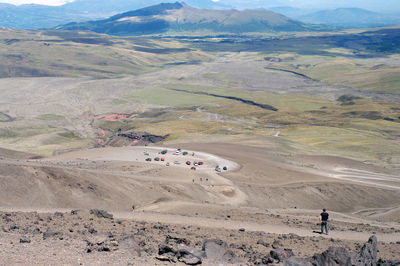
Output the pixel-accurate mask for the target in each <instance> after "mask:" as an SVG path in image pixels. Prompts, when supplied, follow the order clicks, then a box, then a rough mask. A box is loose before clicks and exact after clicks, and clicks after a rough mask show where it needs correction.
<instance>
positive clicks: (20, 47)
mask: <svg viewBox="0 0 400 266" xmlns="http://www.w3.org/2000/svg"><path fill="white" fill-rule="evenodd" d="M0 31H1V32H0V33H1V35H0V56H1V61H0V62H1V69H0V74H1V76H2V79H0V146H1V147H3V148H7V149H12V150H18V151H24V152H30V153H34V154H37V155H42V156H46V157H49V158H47V159H45V160H33V159H28V160H26V159H25V158H26V157H28V158H35V155H32V156H31V155H29V156H28V155H25V154H23V155H20V154H19V153H18V154H16V155H14V156H13V154H12V152H10V151H3V150H1V156H2V157H3V161H2V162H1V167H2V169H4V171H3V174H2V176H3V177H5V178H8V179H9V180H10V182H9V183H7V182H6V184H7V186H6V187H4V191H5V193H3V194H2V197H3V199H8V201H4V202H8V203H9V205H7V206H6V207H10V208H11V209H12V206H14V208H15V209H17V210H19V209H22V210H27V209H30V208H32V209H34V210H41V211H43V209H45V210H46V208H47V210H50V211H52V210H55V209H62V210H65V209H71V208H74V207H75V206H76V208H83V209H88V208H95V207H96V208H103V209H107V210H110V211H114V212H120V213H119V215H120V217H125V218H126V219H128V220H130V219H139V218H140V219H144V220H146V219H147V221H148V220H151V219H154V217H153V216H152V215H157V216H156V217H157V219H160V220H159V222H164V223H171V221H172V220H173V221H174V223H179V222H181V223H182V224H183V225H185V226H187V225H191V226H193V225H195V226H203V225H206V227H213V226H215V224H217V225H218V223H220V224H221V225H222V224H225V222H226V221H225V220H226V219H227V218H226V217H229V219H231V218H232V221H231V222H230V223H229V225H230V226H232V228H236V227H237V226H239V225H241V224H242V223H244V222H249V223H248V224H247V223H246V225H248V226H249V228H250V231H258V230H260V228H262V229H261V230H265V231H268V230H269V229H268V228H263V227H257V226H256V225H257V224H263V221H266V220H267V221H268V222H269V223H273V224H280V225H283V226H284V228H286V229H287V228H289V227H291V228H294V229H291V230H294V231H293V232H295V233H297V234H304V236H305V237H307V241H308V240H309V241H312V240H310V239H312V238H313V235H312V231H311V228H314V227H315V224H314V220H313V219H314V218H312V217H313V216H315V212H316V211H318V210H319V209H320V208H322V207H328V209H329V210H332V214H333V215H332V216H334V219H337V220H334V221H335V225H334V228H336V231H337V235H334V234H332V235H333V237H334V238H337V239H341V240H340V241H343V242H341V243H344V245H350V246H352V245H354V243H353V242H351V243H350V242H346V241H350V238H351V241H359V242H361V240H363V241H364V238H365V237H367V236H369V234H371V233H372V232H376V233H377V234H379V237H382V239H384V241H385V242H388V243H390V242H393V241H394V240H396V239H395V238H396V237H398V231H396V230H399V225H398V223H397V222H396V221H398V218H399V215H400V210H399V208H398V206H399V202H400V198H399V194H398V189H399V177H398V169H399V167H400V153H399V150H400V144H399V136H400V108H399V102H400V98H399V91H398V90H399V88H398V77H399V75H398V74H399V73H398V72H399V71H400V68H399V47H398V45H399V44H400V42H397V41H395V40H397V39H398V38H399V32H400V31H399V29H398V28H390V29H384V30H374V29H370V30H367V31H362V30H357V31H346V32H335V33H322V32H319V33H285V34H265V35H241V36H237V35H230V34H226V35H209V36H204V35H203V36H189V37H188V36H179V35H178V34H176V35H173V36H172V35H171V36H163V37H160V36H146V37H113V36H108V35H102V34H96V33H88V32H73V31H17V30H5V29H1V30H0ZM137 132H145V133H143V134H148V135H149V136H151V137H153V136H157V137H160V139H163V140H162V142H159V143H156V144H155V145H156V146H161V145H162V146H169V147H171V148H172V147H174V148H177V147H181V148H182V149H185V150H188V151H194V152H197V151H202V152H208V153H211V154H216V155H218V156H221V157H223V158H227V159H230V160H232V161H234V162H237V163H238V164H240V166H241V168H240V169H238V170H235V171H231V172H229V171H228V172H225V173H223V174H221V175H219V174H216V173H214V172H213V171H212V170H213V168H210V169H211V172H206V171H205V172H202V171H201V170H199V171H191V170H190V169H184V170H182V171H181V170H180V168H179V167H178V166H176V167H175V166H172V167H169V168H168V167H166V166H164V165H161V164H160V165H157V164H156V163H155V162H152V164H144V157H143V155H142V150H141V149H140V150H134V151H133V150H131V149H129V148H115V149H116V150H111V151H112V152H109V153H107V152H106V151H107V150H106V149H98V153H97V151H96V150H95V151H94V155H93V150H84V149H85V148H93V147H102V146H129V145H131V144H133V143H135V141H133V139H130V138H127V137H124V136H131V135H132V134H133V133H137ZM130 134H131V135H130ZM140 134H142V133H140ZM125 149H126V153H123V151H125ZM71 150H73V152H70V153H66V154H64V153H65V152H66V151H71ZM10 153H11V155H10ZM58 154H60V155H59V156H55V157H52V156H53V155H58ZM125 154H126V156H125ZM138 154H140V156H141V157H139V155H138ZM156 154H157V153H154V156H157V155H156ZM63 156H64V157H63ZM154 156H153V157H154ZM14 157H17V158H20V159H18V160H16V159H14ZM139 159H140V160H141V161H140V162H139V161H136V160H139ZM181 168H182V167H181ZM208 170H209V169H208ZM229 170H231V169H229ZM33 177H34V180H38V182H36V183H35V182H33V181H32V178H33ZM188 177H189V178H188ZM200 178H201V179H200ZM203 178H208V179H209V180H210V181H209V182H215V183H212V185H211V183H210V184H204V183H200V182H203V181H200V180H203ZM21 180H22V181H21ZM43 180H45V181H46V180H47V181H46V182H44V181H43ZM42 181H43V182H42ZM19 182H20V183H21V184H24V185H23V186H21V185H19ZM30 182H33V183H30ZM38 184H39V185H38ZM40 184H42V185H40ZM43 184H44V185H43ZM115 184H121V185H120V186H115ZM214 184H215V186H214ZM33 188H34V189H33ZM43 190H45V191H46V193H43ZM10 191H12V192H13V193H14V191H18V193H17V195H21V196H20V197H18V198H16V197H13V196H12V195H11V194H10V193H9V192H10ZM24 191H25V192H24ZM26 191H31V193H26ZM6 192H7V193H6ZM71 195H77V196H76V197H71ZM32 199H34V200H32ZM221 202H222V203H221ZM11 205H12V206H11ZM132 205H134V207H135V208H134V212H133V214H132V213H131V212H132ZM3 207H4V206H3ZM266 208H267V209H268V210H265V209H266ZM136 210H139V211H140V212H138V213H140V214H141V215H142V216H140V215H138V216H137V217H135V212H136ZM188 210H193V213H192V211H188ZM146 215H147V216H146ZM138 217H139V218H138ZM152 217H153V218H152ZM198 217H202V219H198ZM177 218H178V219H177ZM281 218H282V219H281ZM251 222H254V223H255V224H252V223H251ZM292 222H293V224H291V223H292ZM287 225H289V226H287ZM294 225H296V226H294ZM285 226H286V227H285ZM313 226H314V227H313ZM354 227H356V228H362V230H363V231H362V232H355V233H354V234H351V233H349V232H350V231H354V230H353V228H354ZM388 228H395V229H394V231H395V233H394V234H390V235H389V234H388V233H389V231H391V232H392V231H393V230H392V229H390V230H389V229H388ZM314 229H315V228H314ZM193 230H194V231H196V230H195V229H193ZM274 233H279V232H274ZM310 243H311V242H310ZM313 247H314V246H313ZM318 248H319V247H318V246H315V249H314V248H312V249H309V250H307V254H312V253H313V252H317V251H320V250H319V249H318ZM398 254H400V253H399V250H398V246H393V247H391V248H387V249H385V251H384V252H382V255H381V256H382V257H383V258H386V259H394V258H396V257H398Z"/></svg>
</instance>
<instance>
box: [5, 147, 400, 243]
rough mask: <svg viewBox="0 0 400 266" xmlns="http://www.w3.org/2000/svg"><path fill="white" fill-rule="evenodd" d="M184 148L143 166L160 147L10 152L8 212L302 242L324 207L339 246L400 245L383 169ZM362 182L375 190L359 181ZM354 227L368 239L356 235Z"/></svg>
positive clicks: (395, 197) (399, 198)
mask: <svg viewBox="0 0 400 266" xmlns="http://www.w3.org/2000/svg"><path fill="white" fill-rule="evenodd" d="M175 147H178V146H175ZM179 147H181V148H182V149H183V150H185V151H188V152H189V154H188V155H186V156H183V155H174V151H175V148H172V147H171V148H169V150H168V154H167V155H165V156H163V157H165V161H164V162H154V160H152V162H145V158H147V157H151V158H153V159H154V157H156V156H160V157H161V155H160V154H158V153H159V152H160V151H161V150H162V148H157V147H124V148H102V149H89V150H81V151H76V152H71V153H66V154H62V155H59V156H56V157H53V158H49V159H42V160H32V159H13V158H4V157H7V155H6V153H3V156H2V157H3V159H2V160H0V166H1V169H2V171H1V173H0V182H1V186H0V187H1V190H2V191H1V194H0V199H1V201H0V202H1V207H2V209H3V210H25V211H27V210H31V211H34V210H36V211H40V210H41V211H52V210H53V211H54V210H59V209H63V210H65V209H66V210H68V209H72V208H83V209H87V208H102V209H107V210H109V211H112V212H114V213H115V214H117V215H118V214H120V215H121V217H125V218H129V219H137V220H148V221H155V220H157V219H159V220H160V221H164V222H166V223H171V222H176V223H181V224H193V225H201V226H210V227H224V226H225V225H226V226H229V228H231V229H234V228H237V227H241V226H246V227H248V228H249V230H261V231H266V232H272V233H284V232H287V233H289V232H292V233H296V234H299V235H304V236H310V235H313V233H312V231H313V230H318V226H315V224H316V222H317V219H316V216H318V213H319V210H320V209H321V208H322V207H327V208H328V210H329V211H331V213H332V219H333V224H334V228H336V229H335V230H334V231H332V235H331V236H332V237H334V238H339V239H352V240H363V241H364V240H365V239H366V238H368V236H369V235H370V234H371V233H372V232H377V233H378V234H381V235H380V237H381V238H382V241H389V242H390V241H394V240H396V239H397V238H399V235H398V233H396V234H393V235H392V236H389V235H386V234H387V233H389V232H391V231H393V230H391V229H390V228H395V229H394V230H400V225H399V224H398V219H399V217H400V211H399V209H398V206H399V204H400V194H399V193H398V190H397V189H396V188H393V187H390V188H389V187H385V186H380V185H385V184H389V182H391V183H390V184H391V186H397V185H398V184H399V183H398V179H397V176H396V175H393V174H391V175H390V173H385V174H382V175H379V174H373V175H372V174H371V173H372V171H374V173H378V172H377V171H379V169H371V167H369V166H366V167H364V168H362V166H363V165H362V164H358V163H356V162H354V161H349V160H344V159H340V158H334V157H332V158H330V160H327V158H325V157H313V158H312V161H313V162H314V166H313V167H311V168H310V167H309V166H307V167H305V166H304V162H305V161H306V160H311V159H310V158H306V157H301V158H296V157H285V156H282V155H279V153H277V151H274V150H272V149H270V150H268V149H265V148H260V147H252V146H248V145H236V144H221V143H219V144H218V143H212V144H181V145H179ZM193 151H194V153H195V155H194V156H192V152H193ZM199 151H201V152H199ZM144 152H146V153H148V154H149V155H145V154H144ZM214 154H215V155H214ZM23 157H24V156H22V158H23ZM200 160H201V161H204V165H202V166H199V167H197V170H196V171H193V170H190V166H187V165H186V164H185V162H186V161H191V163H193V161H200ZM302 160H303V161H302ZM174 161H179V162H180V164H174ZM166 162H169V163H170V166H166V165H165V164H166ZM238 163H239V164H240V165H239V164H238ZM216 165H224V166H227V167H228V171H223V173H217V172H215V170H214V168H215V166H216ZM338 167H340V168H341V169H357V171H355V170H353V171H352V172H351V176H350V177H351V179H350V178H347V179H346V180H339V179H337V178H332V176H330V175H331V173H332V171H335V169H338ZM346 171H347V170H346ZM364 173H366V176H367V178H368V180H370V181H371V182H370V183H369V184H361V183H359V182H358V179H359V178H360V177H362V175H363V174H364ZM354 176H356V177H354ZM371 177H374V179H372V178H371ZM375 177H379V178H375ZM389 178H390V179H389ZM132 207H134V213H131V212H132ZM227 216H230V217H231V218H230V222H229V223H227V222H226V221H225V218H226V217H227ZM278 216H280V217H278ZM361 225H362V226H361ZM354 226H357V227H359V228H361V229H360V230H361V231H362V232H351V231H352V230H353V229H354ZM349 232H350V233H349Z"/></svg>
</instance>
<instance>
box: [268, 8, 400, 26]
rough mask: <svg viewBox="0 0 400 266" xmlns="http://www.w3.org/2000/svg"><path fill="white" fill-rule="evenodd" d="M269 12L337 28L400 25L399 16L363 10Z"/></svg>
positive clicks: (283, 10)
mask: <svg viewBox="0 0 400 266" xmlns="http://www.w3.org/2000/svg"><path fill="white" fill-rule="evenodd" d="M269 10H271V11H274V12H277V13H280V14H283V15H285V16H288V17H290V18H293V19H296V20H300V21H303V22H306V23H312V24H323V25H330V26H337V27H341V28H365V27H382V26H394V25H400V14H399V15H397V16H396V15H388V14H381V13H376V12H372V11H368V10H365V9H361V8H337V9H332V10H319V11H315V10H308V9H300V8H293V7H274V8H269Z"/></svg>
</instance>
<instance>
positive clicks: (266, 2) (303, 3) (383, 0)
mask: <svg viewBox="0 0 400 266" xmlns="http://www.w3.org/2000/svg"><path fill="white" fill-rule="evenodd" d="M72 1H73V0H0V2H3V3H11V4H15V5H20V4H27V3H36V4H44V5H61V4H63V3H66V2H72ZM126 1H130V0H126ZM131 1H134V0H131ZM174 1H183V2H184V0H160V2H174ZM212 1H214V2H221V3H224V4H228V5H232V6H236V7H239V8H246V6H249V7H255V6H258V7H271V6H292V7H300V8H318V9H325V8H337V7H359V8H365V9H369V10H372V11H382V10H387V11H395V10H400V0H212Z"/></svg>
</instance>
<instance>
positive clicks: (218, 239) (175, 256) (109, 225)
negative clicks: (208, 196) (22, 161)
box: [0, 210, 400, 266]
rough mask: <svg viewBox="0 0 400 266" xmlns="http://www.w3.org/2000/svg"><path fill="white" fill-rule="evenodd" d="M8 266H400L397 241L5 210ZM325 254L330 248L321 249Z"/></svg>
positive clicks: (3, 253)
mask: <svg viewBox="0 0 400 266" xmlns="http://www.w3.org/2000/svg"><path fill="white" fill-rule="evenodd" d="M0 217H1V218H0V229H1V232H0V260H1V261H2V263H4V264H60V263H61V264H74V265H77V264H84V265H86V264H119V265H121V264H126V265H144V264H147V265H165V264H169V263H174V264H175V263H176V264H182V265H183V264H187V265H197V264H204V265H220V264H224V265H230V264H234V265H360V266H361V265H400V258H399V256H398V255H399V249H400V241H399V242H397V243H380V244H379V245H378V241H377V238H376V237H375V236H371V237H370V239H369V240H368V242H367V243H357V242H349V241H342V240H335V239H333V238H328V237H321V236H319V235H317V236H316V237H311V238H307V237H301V236H298V235H294V234H290V235H276V234H267V233H264V232H248V231H246V229H245V228H242V229H240V230H239V231H233V230H220V229H213V228H201V227H194V226H176V225H167V224H161V223H146V222H136V221H132V220H118V219H114V217H113V215H112V214H110V213H108V212H106V211H102V210H90V211H78V210H75V211H71V212H69V213H61V212H56V213H48V214H44V213H36V212H29V213H24V212H14V213H11V212H0ZM323 250H325V251H323Z"/></svg>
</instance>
